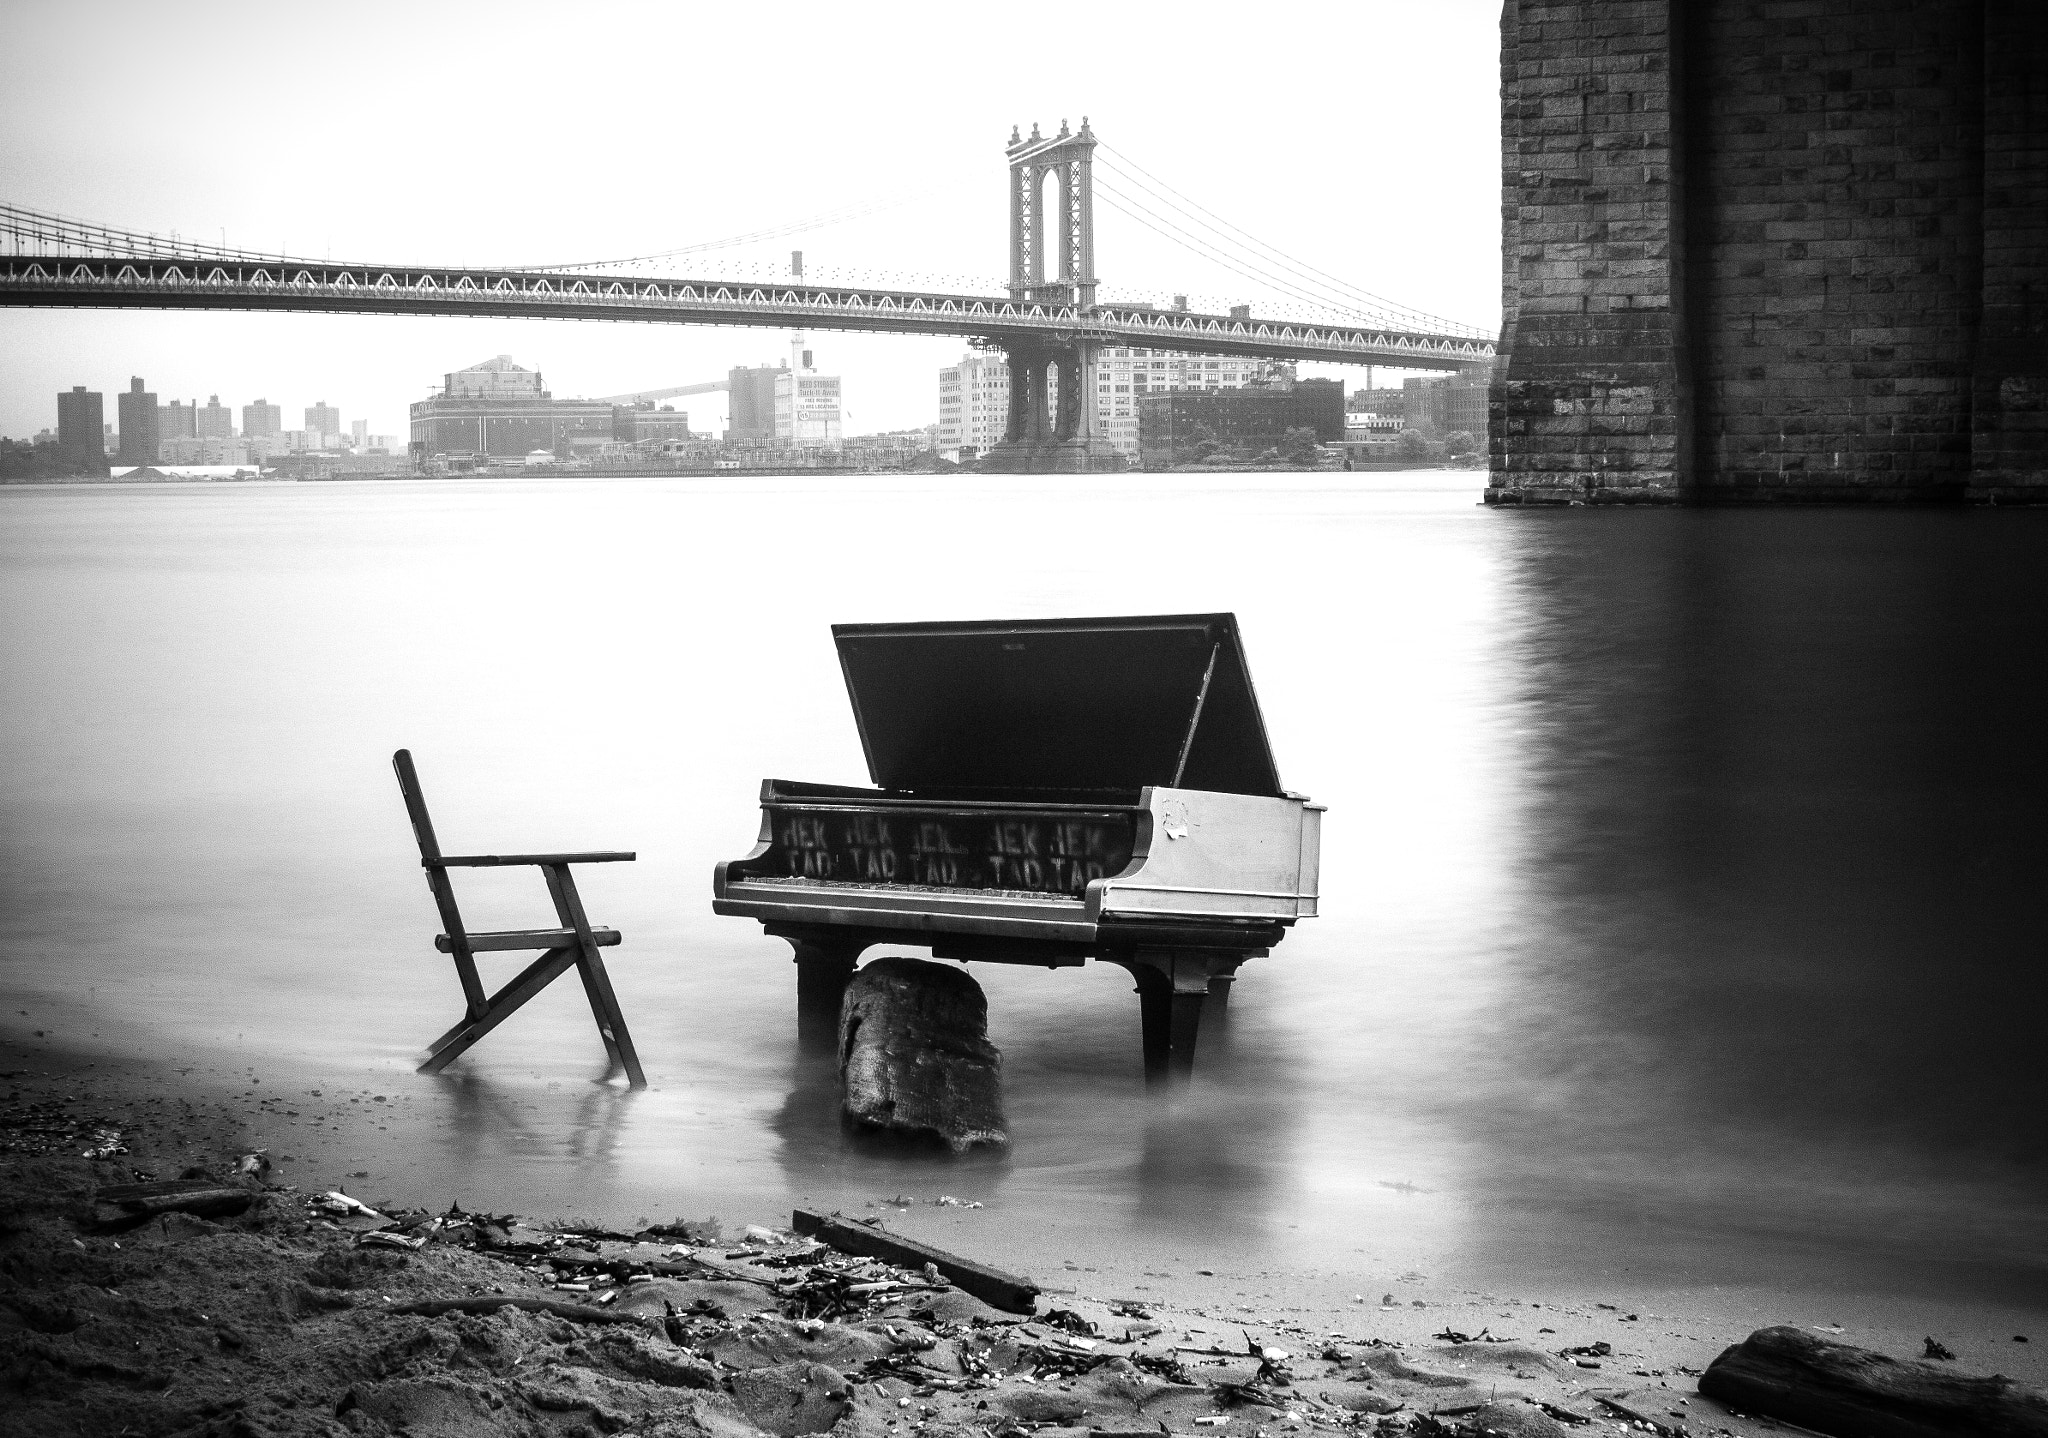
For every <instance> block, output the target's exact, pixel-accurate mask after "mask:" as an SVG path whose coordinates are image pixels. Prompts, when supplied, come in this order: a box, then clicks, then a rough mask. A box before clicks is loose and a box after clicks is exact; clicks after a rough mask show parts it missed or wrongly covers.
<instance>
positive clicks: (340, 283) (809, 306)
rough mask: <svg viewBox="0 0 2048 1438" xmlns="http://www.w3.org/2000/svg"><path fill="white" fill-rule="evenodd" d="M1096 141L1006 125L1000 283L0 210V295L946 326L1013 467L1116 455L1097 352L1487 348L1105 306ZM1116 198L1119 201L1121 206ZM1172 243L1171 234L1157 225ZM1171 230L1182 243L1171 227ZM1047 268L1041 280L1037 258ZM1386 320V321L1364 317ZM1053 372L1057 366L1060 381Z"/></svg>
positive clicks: (339, 310)
mask: <svg viewBox="0 0 2048 1438" xmlns="http://www.w3.org/2000/svg"><path fill="white" fill-rule="evenodd" d="M1097 143H1098V142H1097V139H1096V137H1095V135H1094V134H1093V133H1092V132H1091V131H1090V129H1089V126H1088V122H1087V120H1086V119H1085V118H1084V119H1083V120H1082V122H1081V128H1080V130H1079V131H1069V130H1068V128H1067V126H1066V125H1065V124H1064V123H1062V125H1061V126H1060V130H1059V133H1058V134H1056V135H1053V136H1050V137H1047V136H1041V135H1040V134H1039V132H1038V129H1037V127H1036V126H1033V127H1032V133H1031V135H1030V137H1029V138H1025V137H1023V136H1021V135H1020V134H1018V133H1017V132H1016V131H1014V130H1013V131H1012V132H1011V139H1010V144H1009V146H1008V149H1007V157H1008V159H1009V163H1010V277H1009V282H1008V284H1007V286H1006V287H1005V289H1006V292H1005V293H1002V294H974V293H946V292H939V291H926V290H917V289H904V288H893V287H882V286H873V285H847V284H831V283H812V282H806V281H805V280H803V279H802V278H801V277H798V276H791V277H790V278H788V279H777V280H772V281H764V280H761V279H739V278H731V277H725V278H721V277H719V276H717V275H716V274H710V275H705V276H701V277H700V276H691V277H675V276H656V275H651V274H645V273H642V274H634V273H630V272H628V273H618V272H616V271H615V267H614V265H613V264H612V263H610V262H607V263H603V264H593V265H582V266H563V267H527V268H491V267H469V266H462V265H421V264H406V263H396V262H375V263H372V262H360V261H358V262H341V261H335V260H329V259H322V260H313V259H306V258H298V257H293V256H288V255H269V254H261V253H257V252H253V251H247V250H239V249H230V248H228V247H226V246H225V245H219V246H216V245H205V244H198V243H194V242H191V241H187V240H176V239H171V240H166V239H163V238H160V237H158V236H155V235H148V234H143V233H139V232H136V231H130V230H123V229H118V228H113V227H109V226H103V225H94V224H89V223H86V222H83V221H79V220H73V219H68V218H65V217H62V216H58V215H53V214H49V213H45V212H42V211H38V210H32V209H27V208H23V207H20V206H14V205H0V237H4V240H0V243H4V244H5V246H6V250H7V252H6V253H4V254H0V305H11V306H17V307H21V306H38V307H58V308H75V309H161V310H186V309H205V310H250V311H305V312H315V313H335V314H396V315H468V316H500V317H515V318H527V319H574V320H602V321H613V322H639V323H653V324H686V325H729V326H747V327H758V328H776V329H810V330H848V331H870V332H882V333H889V334H921V335H953V336H962V337H965V338H968V339H971V340H974V341H977V342H979V343H981V344H983V345H985V346H989V347H992V348H999V349H1002V350H1004V351H1006V352H1007V354H1008V356H1009V360H1010V364H1009V372H1010V375H1011V380H1010V410H1009V424H1008V427H1007V432H1006V436H1005V440H1004V442H1003V444H1001V445H999V446H998V447H997V448H996V449H995V450H992V451H991V452H990V454H989V456H988V458H987V461H986V462H985V467H989V468H1010V469H1015V470H1017V471H1020V472H1048V471H1074V470H1080V471H1085V470H1089V469H1096V468H1111V467H1115V466H1116V465H1117V464H1118V463H1119V461H1117V460H1116V458H1115V456H1114V453H1113V451H1112V450H1111V448H1110V446H1109V444H1108V443H1107V441H1106V440H1104V439H1103V438H1102V437H1101V436H1100V435H1098V434H1097V433H1095V406H1094V404H1093V403H1092V402H1085V401H1086V400H1087V399H1092V396H1093V395H1094V393H1095V358H1096V355H1097V354H1098V353H1099V352H1100V351H1101V350H1102V349H1103V348H1104V347H1107V346H1134V347H1143V348H1149V349H1162V350H1176V351H1182V352H1186V353H1190V354H1214V355H1242V356H1253V357H1258V358H1265V359H1288V360H1315V361H1322V362H1325V363H1338V364H1346V363H1349V364H1372V365H1387V366H1394V367H1399V368H1403V369H1437V370H1458V369H1465V368H1469V367H1472V366H1477V365H1484V364H1487V363H1489V362H1490V361H1491V360H1492V359H1493V355H1494V343H1493V339H1492V337H1491V336H1490V335H1489V334H1487V333H1486V332H1485V331H1482V330H1479V329H1476V328H1473V327H1471V326H1463V325H1453V324H1450V323H1449V322H1445V321H1433V320H1432V319H1431V318H1430V317H1428V316H1421V315H1415V314H1412V313H1398V312H1396V313H1392V314H1389V315H1386V316H1368V315H1359V316H1352V317H1339V318H1335V319H1329V320H1317V319H1301V318H1269V317H1262V316H1254V315H1253V314H1252V313H1251V307H1250V306H1248V305H1239V306H1236V307H1234V308H1232V309H1231V310H1230V311H1229V312H1228V313H1225V314H1204V313H1196V312H1191V311H1189V310H1186V309H1183V308H1180V307H1177V306H1176V307H1167V308H1162V307H1160V306H1157V305H1152V304H1137V303H1128V302H1126V303H1118V302H1114V301H1110V302H1101V301H1098V299H1097V297H1096V291H1097V289H1098V286H1099V281H1098V280H1097V278H1096V277H1095V232H1094V224H1095V222H1094V202H1095V191H1094V176H1093V164H1094V152H1095V148H1096V145H1097ZM1119 208H1125V207H1124V206H1119ZM1168 238H1176V237H1175V236H1174V235H1172V234H1169V235H1168ZM1183 242H1184V241H1183ZM1049 259H1050V260H1052V261H1053V262H1054V263H1053V268H1054V270H1055V273H1053V274H1052V275H1048V274H1047V273H1046V271H1047V268H1048V266H1047V261H1048V260H1049ZM1375 320H1382V321H1384V320H1393V321H1395V322H1391V323H1390V322H1374V321H1375ZM1055 376H1056V378H1055Z"/></svg>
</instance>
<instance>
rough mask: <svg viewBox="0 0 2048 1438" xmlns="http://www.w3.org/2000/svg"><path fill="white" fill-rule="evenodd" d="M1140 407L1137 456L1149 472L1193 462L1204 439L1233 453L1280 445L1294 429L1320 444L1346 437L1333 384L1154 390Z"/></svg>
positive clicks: (1340, 396) (1340, 390)
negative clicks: (1310, 433)
mask: <svg viewBox="0 0 2048 1438" xmlns="http://www.w3.org/2000/svg"><path fill="white" fill-rule="evenodd" d="M1205 372H1206V371H1205ZM1140 408H1141V409H1142V410H1143V412H1144V419H1143V424H1144V428H1143V432H1142V437H1143V449H1142V451H1141V452H1142V454H1143V456H1144V459H1145V462H1146V464H1147V466H1148V467H1150V466H1154V465H1166V464H1173V463H1179V462H1183V461H1185V460H1187V459H1189V458H1192V457H1195V450H1196V446H1197V445H1198V444H1200V443H1201V442H1202V441H1203V440H1205V439H1206V440H1213V441H1215V442H1217V443H1219V444H1222V445H1225V446H1227V447H1230V448H1234V449H1241V450H1242V449H1251V450H1264V449H1268V448H1272V447H1274V446H1276V445H1279V444H1281V443H1283V442H1284V441H1285V439H1286V437H1287V432H1288V431H1289V430H1292V429H1307V430H1313V431H1314V432H1315V437H1316V439H1317V441H1318V442H1320V443H1323V444H1333V443H1337V442H1339V441H1341V440H1342V439H1343V438H1344V386H1343V385H1342V384H1340V383H1338V382H1337V381H1336V380H1333V379H1309V380H1299V381H1296V382H1293V383H1289V384H1286V385H1277V384H1275V385H1263V386H1259V387H1256V388H1245V387H1242V386H1240V387H1239V388H1238V389H1236V390H1235V391H1231V390H1226V389H1224V388H1222V387H1221V386H1215V385H1188V386H1183V387H1182V388H1181V389H1180V390H1178V391H1176V390H1172V389H1165V390H1154V391H1153V393H1151V394H1150V395H1148V396H1147V397H1146V399H1145V401H1144V403H1143V405H1141V406H1140Z"/></svg>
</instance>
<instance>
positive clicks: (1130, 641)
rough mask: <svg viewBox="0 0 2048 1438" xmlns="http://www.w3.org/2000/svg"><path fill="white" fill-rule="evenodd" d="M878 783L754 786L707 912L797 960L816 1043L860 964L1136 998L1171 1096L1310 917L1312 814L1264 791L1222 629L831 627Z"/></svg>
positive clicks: (1125, 624)
mask: <svg viewBox="0 0 2048 1438" xmlns="http://www.w3.org/2000/svg"><path fill="white" fill-rule="evenodd" d="M832 634H833V638H834V640H835V642H836V643H837V645H838V649H839V659H840V667H841V669H842V670H843V671H844V674H845V679H846V688H847V694H848V696H849V697H850V698H851V700H852V704H853V711H854V718H855V720H856V722H857V724H858V725H859V729H860V736H861V744H862V747H863V749H864V750H865V752H866V756H867V762H868V771H869V774H870V776H871V777H872V779H873V781H874V783H875V785H876V787H875V788H872V789H861V788H848V787H840V786H835V785H827V784H806V783H795V782H790V781H786V780H781V779H769V780H767V781H765V782H764V783H763V784H762V786H761V833H760V841H759V843H758V844H757V845H756V846H755V848H754V851H753V852H752V853H750V854H748V855H747V856H746V857H745V858H744V859H733V860H728V861H727V862H725V863H722V864H720V865H719V866H718V868H717V872H716V875H715V877H714V880H713V886H712V896H713V897H712V908H713V909H714V910H715V911H716V912H717V913H720V914H730V915H737V916H743V917H746V918H752V919H758V920H759V921H760V922H761V923H762V924H763V926H764V927H765V928H766V930H767V932H768V933H769V934H771V935H774V936H776V937H779V938H783V939H786V940H788V941H789V942H790V943H791V944H792V945H793V946H794V947H795V950H796V954H795V962H796V966H797V1012H798V1024H799V1030H800V1032H802V1033H804V1034H806V1035H808V1036H810V1037H812V1038H817V1039H823V1038H826V1037H827V1036H829V1035H831V1034H832V1033H833V1031H834V1027H835V1025H836V1023H837V1019H838V1013H839V1004H840V998H841V996H842V994H843V992H844V990H845V987H846V983H847V981H848V979H849V978H851V977H852V974H853V972H854V969H855V966H856V965H857V963H858V962H859V958H860V955H861V953H862V951H863V950H865V949H867V948H869V947H870V946H872V945H876V944H888V945H895V946H905V945H907V946H911V947H917V948H928V949H929V950H930V951H931V952H932V954H933V955H934V956H935V957H937V958H942V959H957V960H962V961H970V960H982V961H986V962H995V963H1016V964H1041V965H1044V966H1046V967H1048V968H1059V967H1064V966H1074V965H1079V964H1082V963H1084V962H1086V961H1087V960H1089V959H1091V958H1092V959H1095V960H1097V961H1099V962H1106V963H1114V964H1119V965H1121V966H1123V967H1124V968H1126V969H1128V970H1129V971H1130V972H1131V974H1132V976H1133V977H1134V978H1135V979H1136V981H1137V989H1138V995H1139V1011H1140V1021H1141V1022H1140V1027H1141V1031H1142V1034H1143V1042H1144V1055H1145V1073H1146V1077H1147V1079H1148V1081H1151V1082H1161V1081H1168V1080H1172V1079H1179V1078H1185V1077H1186V1076H1187V1075H1188V1074H1189V1073H1190V1072H1191V1071H1192V1066H1193V1062H1194V1048H1195V1039H1196V1035H1197V1034H1198V1032H1199V1030H1200V1027H1201V1023H1202V1019H1203V1010H1204V1008H1205V1006H1207V1007H1208V1008H1209V1009H1210V1012H1211V1015H1212V1021H1213V1019H1214V1018H1215V1017H1220V1015H1219V1014H1218V1012H1217V1011H1218V1010H1220V1009H1221V1008H1222V1006H1223V1004H1224V1003H1225V1002H1226V1001H1227V999H1228V996H1229V989H1230V985H1231V983H1232V981H1233V978H1234V976H1235V974H1236V972H1237V968H1238V966H1239V965H1240V964H1242V963H1243V962H1244V961H1245V960H1246V959H1249V958H1254V957H1257V956H1260V955H1263V954H1266V953H1267V952H1269V951H1270V950H1271V948H1272V947H1273V945H1274V944H1276V943H1278V942H1279V941H1280V939H1281V938H1282V937H1284V936H1285V934H1286V932H1287V929H1288V928H1289V926H1291V925H1292V924H1293V923H1294V922H1295V920H1297V919H1302V918H1309V917H1313V916H1314V914H1315V912H1316V880H1317V866H1318V844H1319V835H1320V824H1321V815H1322V809H1321V806H1320V805H1315V804H1311V803H1309V802H1307V801H1306V800H1305V799H1304V798H1303V797H1302V796H1301V795H1298V794H1290V793H1287V792H1286V791H1285V790H1283V789H1282V788H1281V787H1280V780H1279V776H1278V774H1277V773H1276V772H1275V769H1274V765H1273V755H1272V750H1271V747H1270V746H1269V744H1268V743H1267V739H1266V732H1265V723H1264V720H1263V719H1262V717H1261V716H1260V713H1259V706H1258V699H1257V697H1256V695H1255V694H1254V692H1253V690H1252V682H1251V674H1250V671H1249V670H1248V669H1247V667H1246V665H1245V660H1244V653H1243V649H1242V647H1241V645H1240V643H1239V639H1238V630H1237V623H1236V620H1235V618H1234V617H1233V616H1232V615H1229V614H1194V615H1167V616H1155V617H1141V618H1124V619H1051V620H1024V621H1016V622H997V621H989V622H972V623H937V624H841V625H834V626H833V629H832Z"/></svg>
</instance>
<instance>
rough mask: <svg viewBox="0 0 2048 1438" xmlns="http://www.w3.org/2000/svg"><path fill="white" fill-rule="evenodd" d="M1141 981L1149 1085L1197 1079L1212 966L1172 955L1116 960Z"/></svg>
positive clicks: (1140, 1006)
mask: <svg viewBox="0 0 2048 1438" xmlns="http://www.w3.org/2000/svg"><path fill="white" fill-rule="evenodd" d="M1111 962H1113V963H1119V964H1121V965H1123V967H1124V968H1126V969H1129V970H1130V972H1131V977H1132V978H1133V979H1135V980H1137V985H1138V1026H1139V1032H1140V1034H1141V1035H1142V1036H1143V1042H1144V1052H1145V1083H1146V1084H1147V1086H1149V1087H1159V1086H1161V1085H1165V1086H1168V1087H1175V1088H1178V1087H1180V1086H1182V1085H1184V1084H1186V1083H1187V1082H1188V1081H1189V1079H1191V1078H1193V1077H1194V1072H1195V1042H1196V1040H1197V1039H1198V1038H1199V1037H1200V1035H1201V1031H1202V1009H1203V1007H1204V1005H1205V1004H1206V1003H1207V1002H1208V999H1209V993H1210V985H1211V983H1212V982H1213V981H1212V980H1211V978H1210V976H1209V972H1208V967H1207V965H1206V964H1205V963H1203V962H1201V961H1188V960H1184V959H1183V960H1177V959H1176V958H1175V956H1173V955H1171V954H1159V955H1150V954H1141V955H1138V956H1135V957H1132V958H1128V959H1113V960H1111Z"/></svg>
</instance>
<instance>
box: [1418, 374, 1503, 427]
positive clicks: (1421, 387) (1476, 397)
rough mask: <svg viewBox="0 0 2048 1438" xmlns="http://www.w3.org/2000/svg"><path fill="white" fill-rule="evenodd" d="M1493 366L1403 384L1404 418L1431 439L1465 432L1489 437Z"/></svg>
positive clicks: (1428, 377)
mask: <svg viewBox="0 0 2048 1438" xmlns="http://www.w3.org/2000/svg"><path fill="white" fill-rule="evenodd" d="M1491 378H1492V366H1490V365H1488V366H1484V367H1481V368H1479V369H1471V370H1460V371H1458V372H1457V373H1455V374H1449V375H1430V376H1427V377H1424V378H1419V379H1408V380H1404V381H1402V384H1401V392H1402V401H1403V415H1404V417H1405V418H1406V419H1407V421H1408V428H1410V429H1417V430H1421V431H1422V433H1423V435H1424V437H1426V438H1428V439H1442V438H1443V437H1444V436H1445V435H1450V434H1456V433H1458V432H1459V431H1460V430H1463V431H1464V432H1466V433H1467V434H1471V435H1476V436H1478V437H1480V438H1484V437H1485V435H1486V391H1487V384H1488V381H1489V380H1490V379H1491Z"/></svg>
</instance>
